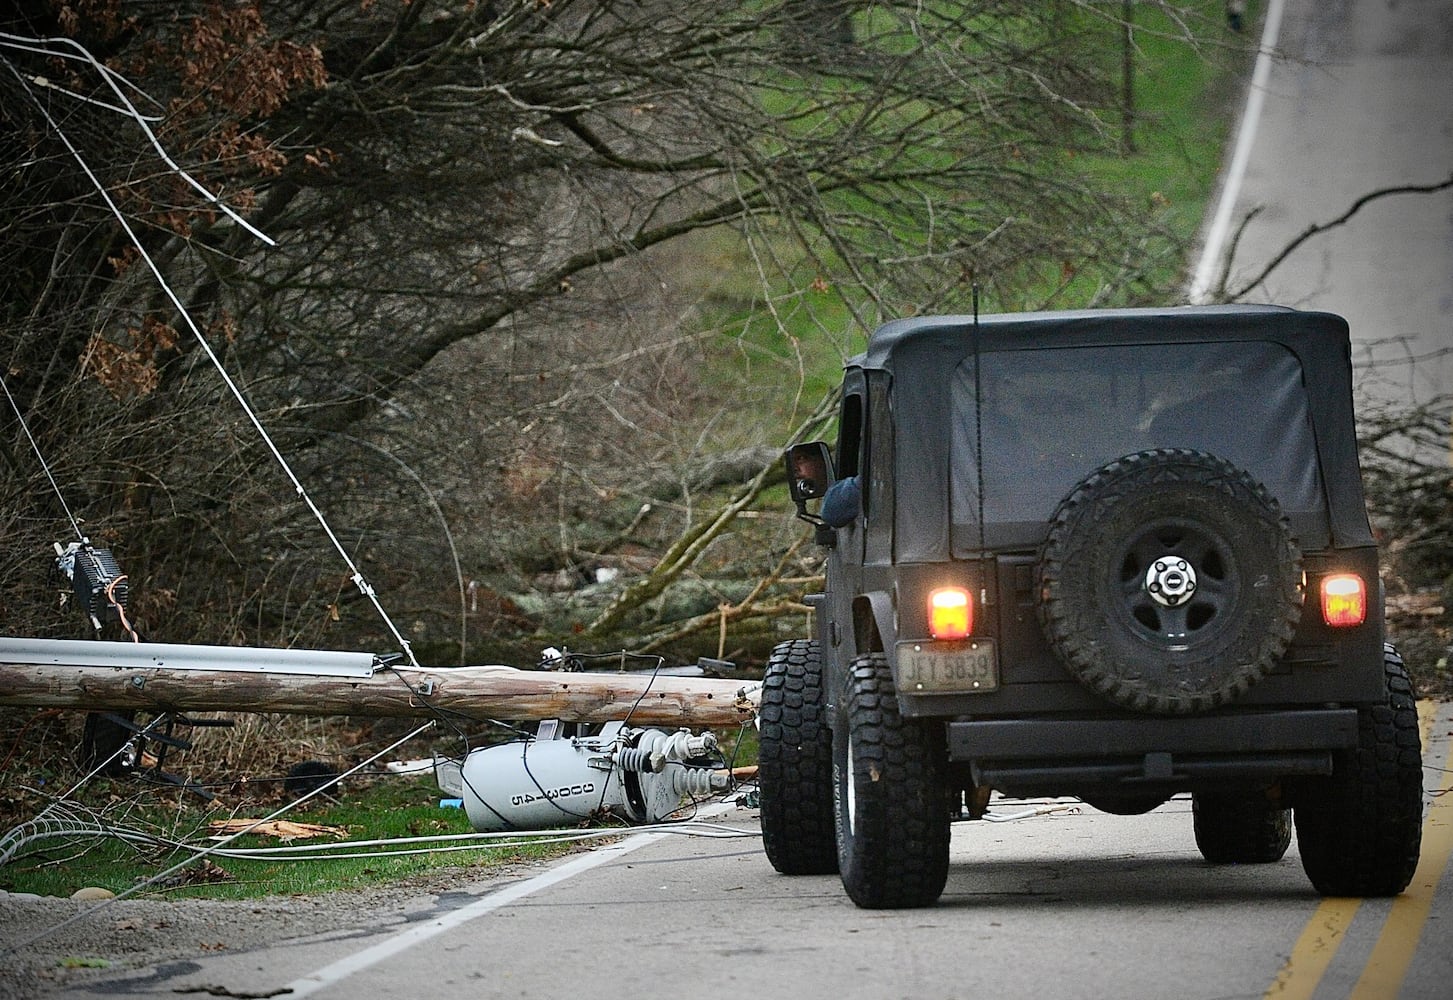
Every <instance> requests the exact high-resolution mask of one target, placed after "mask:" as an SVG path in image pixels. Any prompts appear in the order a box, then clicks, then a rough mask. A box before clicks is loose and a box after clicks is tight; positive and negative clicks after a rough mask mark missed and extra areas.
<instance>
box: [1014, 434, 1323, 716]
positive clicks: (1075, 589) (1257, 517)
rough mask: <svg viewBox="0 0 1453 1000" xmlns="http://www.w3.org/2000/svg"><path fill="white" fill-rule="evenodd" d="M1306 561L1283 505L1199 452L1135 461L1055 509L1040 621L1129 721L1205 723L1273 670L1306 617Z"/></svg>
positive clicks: (1119, 463) (1063, 656) (1043, 557)
mask: <svg viewBox="0 0 1453 1000" xmlns="http://www.w3.org/2000/svg"><path fill="white" fill-rule="evenodd" d="M1301 579H1302V569H1301V554H1300V552H1299V551H1298V549H1297V547H1296V544H1295V542H1294V541H1293V540H1292V536H1291V531H1290V528H1289V526H1288V525H1287V523H1286V519H1285V518H1284V517H1283V516H1282V513H1281V509H1280V507H1279V506H1278V505H1277V502H1276V501H1275V500H1274V499H1273V498H1272V496H1271V495H1270V494H1269V493H1268V492H1267V490H1266V488H1265V487H1263V486H1262V485H1261V484H1260V483H1258V482H1257V481H1256V480H1255V479H1253V478H1252V477H1251V476H1250V475H1249V474H1247V473H1246V472H1244V471H1242V470H1240V469H1238V468H1236V467H1235V466H1234V465H1232V464H1231V463H1229V462H1226V461H1224V460H1223V459H1220V458H1217V457H1215V456H1214V455H1209V454H1207V453H1205V452H1200V451H1190V450H1187V449H1180V448H1166V449H1157V450H1153V451H1142V452H1137V453H1136V454H1133V455H1127V456H1125V457H1124V458H1119V459H1116V460H1115V461H1113V462H1110V463H1109V464H1107V465H1105V466H1103V467H1101V468H1100V469H1098V470H1097V471H1095V472H1094V473H1092V474H1091V475H1090V476H1089V477H1088V478H1086V479H1085V480H1084V481H1082V482H1081V483H1080V484H1079V485H1078V486H1076V487H1075V488H1074V489H1073V490H1072V491H1071V492H1070V494H1069V496H1067V497H1066V498H1065V499H1064V500H1063V501H1062V502H1061V503H1060V505H1059V508H1058V509H1057V510H1056V511H1055V514H1054V519H1053V521H1052V522H1051V525H1050V530H1049V534H1048V536H1047V537H1046V539H1045V542H1044V545H1043V547H1042V549H1041V550H1040V558H1039V593H1040V601H1039V615H1040V621H1041V624H1042V625H1043V627H1044V632H1045V636H1046V638H1047V639H1048V640H1049V643H1050V646H1051V647H1052V648H1053V649H1054V651H1055V652H1056V654H1057V655H1058V656H1059V658H1060V660H1061V661H1062V662H1063V663H1064V664H1065V666H1066V668H1067V669H1068V670H1069V672H1070V673H1071V674H1072V675H1074V676H1075V677H1076V678H1077V679H1078V680H1080V681H1081V682H1082V683H1084V684H1085V685H1086V686H1088V687H1089V688H1091V689H1092V690H1094V691H1096V692H1098V693H1099V694H1100V695H1102V696H1103V697H1105V698H1106V699H1108V700H1109V701H1111V702H1113V703H1114V704H1116V705H1120V706H1122V707H1124V708H1129V709H1133V710H1136V711H1141V712H1151V713H1157V714H1185V713H1191V712H1204V711H1207V710H1209V709H1212V708H1215V707H1217V706H1218V705H1223V704H1225V703H1227V702H1230V701H1232V700H1234V699H1235V698H1237V697H1238V696H1240V695H1241V694H1243V693H1245V691H1246V690H1247V689H1248V688H1249V687H1250V686H1251V685H1252V684H1253V683H1255V682H1256V681H1257V680H1259V679H1260V678H1261V677H1262V676H1264V675H1265V674H1266V673H1267V671H1269V670H1270V669H1271V668H1272V666H1274V665H1275V663H1276V662H1277V659H1278V658H1279V657H1280V656H1281V654H1282V653H1283V652H1284V651H1285V650H1286V647H1287V644H1288V643H1290V642H1291V638H1292V634H1293V632H1294V631H1295V629H1296V624H1297V622H1298V620H1299V619H1300V617H1301V607H1302V600H1301Z"/></svg>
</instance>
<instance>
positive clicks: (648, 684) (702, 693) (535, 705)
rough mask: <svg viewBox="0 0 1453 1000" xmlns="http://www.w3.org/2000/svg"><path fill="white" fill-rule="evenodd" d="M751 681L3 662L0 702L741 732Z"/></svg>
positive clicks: (467, 670)
mask: <svg viewBox="0 0 1453 1000" xmlns="http://www.w3.org/2000/svg"><path fill="white" fill-rule="evenodd" d="M750 686H751V685H747V684H744V682H741V681H731V680H719V679H715V678H697V677H676V676H657V677H654V678H653V677H652V676H651V675H650V674H649V673H647V672H636V671H632V672H621V673H555V672H550V671H539V670H517V669H515V668H513V667H496V666H491V667H449V668H439V669H417V668H387V667H385V668H379V669H378V670H377V671H375V673H374V674H373V676H371V677H364V678H358V677H320V676H308V675H301V674H289V673H259V672H240V671H227V670H175V669H166V668H147V667H140V668H133V667H125V668H117V667H96V666H65V665H55V664H39V665H38V664H34V663H4V662H0V705H9V706H26V707H34V708H71V709H80V710H84V711H122V710H127V709H138V710H143V711H152V712H280V713H283V714H290V715H362V716H373V717H396V718H421V719H423V718H429V717H430V716H433V715H437V714H440V713H443V714H447V715H452V716H455V717H460V716H462V717H467V718H476V719H486V718H494V719H504V720H508V721H521V720H528V719H560V720H561V721H564V722H585V723H604V722H613V721H629V722H630V723H631V724H632V725H637V726H685V727H706V728H710V727H713V726H736V725H740V724H741V723H742V722H743V721H744V720H746V719H750V718H751V717H752V714H753V712H754V711H755V705H754V704H753V703H752V698H751V696H750V695H743V693H742V692H743V688H744V687H750Z"/></svg>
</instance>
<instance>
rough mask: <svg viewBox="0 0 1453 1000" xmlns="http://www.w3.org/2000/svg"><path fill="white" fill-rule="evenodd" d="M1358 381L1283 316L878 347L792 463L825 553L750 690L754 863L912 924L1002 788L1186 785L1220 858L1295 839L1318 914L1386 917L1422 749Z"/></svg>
mask: <svg viewBox="0 0 1453 1000" xmlns="http://www.w3.org/2000/svg"><path fill="white" fill-rule="evenodd" d="M1350 358H1351V355H1350V350H1349V340H1348V329H1347V324H1346V322H1345V320H1343V319H1342V318H1340V317H1338V316H1334V315H1331V314H1327V313H1318V312H1305V311H1298V310H1294V309H1289V308H1282V307H1272V306H1212V307H1187V308H1173V309H1134V310H1114V311H1107V310H1091V311H1074V312H1055V313H1026V314H1017V315H999V316H984V317H963V316H943V317H920V318H913V319H905V320H899V321H895V322H891V323H888V324H887V325H886V326H883V327H882V328H880V329H879V330H877V331H876V332H875V333H874V334H873V335H872V337H871V339H870V340H869V343H868V347H867V350H866V352H865V353H864V354H862V355H859V356H858V357H855V358H852V359H851V360H849V361H848V362H847V365H846V368H845V377H844V381H843V385H842V403H841V411H840V414H839V420H838V440H837V447H836V449H835V453H834V452H833V451H832V450H830V449H829V448H828V446H827V445H826V444H825V443H822V442H813V443H810V444H798V445H795V446H793V447H791V448H789V449H788V451H787V454H786V456H785V460H786V466H787V474H788V483H789V490H790V493H791V496H792V499H793V501H794V503H795V505H796V508H797V513H798V515H799V516H800V517H802V518H803V519H805V520H807V521H809V522H810V523H813V524H814V525H815V526H816V540H817V542H818V543H819V544H820V545H822V546H823V547H825V549H826V556H827V558H826V577H825V580H826V582H825V585H824V587H823V592H822V593H820V594H812V595H809V597H808V602H809V603H810V604H811V605H812V606H813V607H814V608H815V611H816V614H815V631H816V633H817V634H816V636H815V637H813V638H808V639H797V640H792V641H789V642H784V643H782V644H780V645H778V646H777V647H776V649H775V650H773V652H772V655H771V657H770V660H769V663H768V666H767V670H766V675H765V683H764V686H763V695H762V703H761V709H760V714H759V722H760V735H761V757H760V781H761V797H760V802H761V820H762V839H763V843H764V846H765V849H766V853H767V856H768V858H769V860H770V861H771V863H772V865H773V867H774V868H776V870H777V871H779V872H782V873H784V874H788V875H795V874H827V873H831V872H838V873H839V874H840V875H841V878H842V882H843V886H844V888H845V889H846V890H847V894H848V896H849V897H850V898H851V899H852V900H853V901H854V902H855V903H856V904H858V905H859V906H863V907H874V908H877V907H912V906H924V905H930V904H932V903H933V902H934V901H936V900H937V899H938V897H939V896H940V895H941V894H942V892H943V890H944V886H945V884H946V880H947V877H948V867H949V865H948V862H949V835H950V824H951V823H952V822H953V821H955V820H958V819H965V818H966V819H974V818H977V817H980V816H982V815H984V812H985V810H986V808H987V803H988V800H989V796H990V794H991V793H992V792H998V793H1000V794H1001V795H1004V796H1009V797H1021V798H1022V797H1029V796H1076V797H1078V798H1080V799H1082V800H1083V801H1084V802H1085V803H1088V804H1089V805H1090V806H1092V807H1094V808H1097V809H1100V810H1103V811H1105V812H1109V813H1115V814H1121V815H1133V814H1137V813H1143V812H1147V811H1149V810H1151V809H1154V808H1156V807H1157V806H1159V805H1161V804H1162V803H1164V802H1166V801H1167V800H1168V799H1169V798H1170V797H1171V796H1173V795H1176V794H1182V793H1189V794H1190V797H1191V803H1192V813H1193V826H1194V836H1195V840H1196V844H1197V846H1198V848H1199V849H1200V852H1201V854H1202V855H1203V856H1204V857H1205V859H1206V860H1207V861H1209V862H1213V863H1236V864H1252V863H1267V862H1274V861H1278V860H1280V859H1281V858H1282V857H1283V856H1284V855H1285V853H1286V851H1287V849H1288V847H1289V845H1290V842H1291V836H1292V830H1293V826H1295V830H1296V835H1297V842H1298V849H1299V853H1300V855H1301V860H1302V865H1303V867H1304V869H1305V871H1306V873H1307V875H1308V877H1309V878H1310V880H1311V882H1312V884H1313V886H1315V888H1316V889H1317V891H1319V892H1320V893H1322V894H1324V895H1335V896H1380V895H1394V894H1396V893H1399V892H1401V891H1402V890H1403V889H1404V888H1405V887H1406V886H1407V884H1408V882H1409V880H1410V879H1411V877H1412V874H1413V870H1414V868H1415V867H1416V865H1417V861H1418V852H1419V842H1420V837H1421V825H1422V824H1421V820H1422V750H1421V744H1420V738H1419V730H1418V720H1417V714H1416V706H1415V703H1414V696H1413V692H1412V688H1411V684H1410V682H1409V679H1408V675H1407V672H1406V670H1405V669H1404V666H1403V663H1402V661H1401V659H1400V658H1399V657H1398V654H1397V652H1396V651H1395V650H1394V649H1393V648H1392V647H1391V646H1389V645H1387V644H1385V642H1384V635H1383V608H1382V590H1381V584H1380V581H1379V576H1378V558H1377V546H1376V543H1375V541H1374V539H1373V535H1372V531H1371V529H1370V527H1369V524H1368V519H1367V514H1366V509H1365V507H1364V504H1363V495H1362V485H1361V478H1360V472H1359V468H1358V458H1357V441H1356V437H1355V433H1354V422H1353V410H1352V368H1351V360H1350ZM834 454H835V457H836V464H835V466H834V462H833V457H834ZM818 501H821V508H820V512H819V513H812V512H810V511H809V505H810V504H813V503H815V502H818ZM829 522H830V523H829Z"/></svg>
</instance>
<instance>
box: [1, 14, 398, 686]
mask: <svg viewBox="0 0 1453 1000" xmlns="http://www.w3.org/2000/svg"><path fill="white" fill-rule="evenodd" d="M12 37H14V36H8V35H4V34H3V33H0V41H4V40H5V39H7V38H12ZM88 55H89V53H88ZM92 62H93V63H94V59H93V60H92ZM96 65H99V64H96ZM5 66H6V68H7V69H9V70H10V72H11V74H12V75H13V76H14V77H15V79H16V80H17V81H19V83H20V86H21V87H22V88H23V89H24V90H25V92H26V94H27V95H28V96H29V97H30V100H31V101H32V103H34V104H35V106H36V108H37V109H38V110H39V111H40V113H41V115H42V116H43V117H44V118H45V120H46V123H47V124H48V125H49V126H50V128H51V130H52V131H54V132H55V134H56V135H57V136H58V137H59V138H60V140H61V142H62V143H64V144H65V147H66V149H67V150H68V151H69V152H70V154H71V156H72V158H74V159H75V161H76V163H77V164H78V165H79V166H80V168H81V170H82V171H84V172H85V174H86V177H87V178H88V179H89V180H90V182H91V184H92V186H93V187H94V188H95V189H96V192H97V193H98V194H99V195H100V196H101V198H102V200H104V201H105V202H106V207H107V208H109V209H110V210H111V214H112V215H113V216H115V218H116V221H117V222H118V223H119V224H120V225H121V228H122V229H124V230H125V231H126V235H127V236H128V237H129V238H130V240H131V244H132V246H134V247H135V248H136V250H137V253H138V254H139V255H140V256H141V259H142V260H144V261H145V262H146V266H147V268H148V269H149V270H150V271H151V273H152V276H153V277H155V278H156V281H157V284H158V285H160V286H161V289H162V291H163V292H164V293H165V294H166V297H167V298H168V299H169V300H170V301H171V303H172V305H173V306H174V307H176V310H177V312H178V313H179V314H180V315H181V317H182V319H183V320H184V321H185V322H186V324H187V328H188V329H189V330H191V332H192V335H193V336H194V337H195V338H196V340H197V343H198V344H199V345H201V348H202V350H203V351H204V352H205V353H206V355H207V357H208V359H209V360H210V361H211V362H212V366H213V367H214V368H216V369H217V373H218V374H219V375H220V376H221V377H222V381H223V382H224V383H225V384H226V386H227V388H228V390H229V391H230V392H231V393H232V396H233V398H234V399H236V400H237V403H238V405H239V406H241V407H242V411H243V413H245V414H246V415H247V418H248V420H249V421H251V423H252V426H253V427H254V428H255V429H256V430H257V433H258V434H259V435H260V436H261V438H262V440H263V443H264V444H266V445H267V449H268V451H269V452H271V453H272V456H273V458H274V459H275V460H276V461H277V463H278V465H279V466H280V467H281V468H282V470H283V472H284V473H285V474H286V475H287V477H288V480H289V481H290V482H291V483H292V484H293V489H294V490H295V491H296V492H297V495H298V496H299V497H300V498H301V499H302V501H303V503H304V504H306V505H307V508H308V510H309V511H311V512H312V514H313V517H314V518H315V519H316V520H317V522H318V524H319V525H320V526H321V527H322V529H323V532H324V534H326V535H327V536H328V540H329V541H330V542H332V543H333V548H334V549H335V550H336V551H337V552H338V555H339V556H340V557H341V558H342V559H343V562H344V564H345V565H347V567H348V569H349V571H350V573H351V579H352V580H353V584H354V586H356V587H357V588H358V591H359V593H361V594H362V595H363V596H364V597H366V598H368V600H369V602H370V603H372V604H373V607H374V610H375V611H377V612H378V614H379V616H380V617H381V618H382V619H383V622H384V624H385V625H387V626H388V629H389V632H390V633H392V634H393V637H394V639H395V640H397V642H398V643H399V646H400V648H401V649H402V650H403V652H404V655H405V656H407V657H408V660H409V663H411V664H413V665H414V666H418V665H419V661H418V660H417V659H415V657H414V650H413V647H412V646H411V645H410V644H409V641H408V640H407V639H405V638H404V636H403V633H401V632H400V631H399V629H398V627H397V626H396V625H395V624H394V622H393V620H392V619H391V618H390V617H389V616H388V612H386V611H384V609H383V605H382V604H381V603H380V602H379V600H378V595H377V593H376V592H375V591H374V589H373V586H372V585H371V584H370V583H369V582H368V580H367V579H365V578H364V576H363V573H362V571H361V570H359V568H358V566H357V565H356V564H355V563H354V562H353V559H352V558H351V557H350V556H349V555H348V552H347V550H345V549H344V548H343V543H342V542H340V541H339V540H338V536H337V535H335V534H334V533H333V529H332V527H331V526H330V525H329V524H328V521H327V519H326V518H325V517H324V516H323V512H322V511H321V510H319V509H318V506H317V504H315V503H314V502H313V498H312V497H311V496H310V495H309V494H308V491H307V490H306V489H305V488H304V487H303V484H302V482H301V481H299V479H298V477H297V475H296V474H295V473H294V472H293V469H292V466H290V465H289V464H288V461H287V459H285V458H284V457H283V454H282V452H281V451H279V450H278V447H277V445H276V444H274V443H273V440H272V437H271V436H270V435H269V434H268V432H267V428H266V427H264V426H263V424H262V420H261V419H260V418H259V417H258V415H257V413H256V412H255V411H254V410H253V409H252V406H251V405H250V404H249V403H248V402H247V398H246V397H245V396H244V395H243V394H242V390H241V389H239V388H238V387H237V383H236V382H234V381H233V380H232V376H231V375H229V374H228V372H227V369H226V368H225V367H223V365H222V362H221V360H220V359H219V358H218V357H217V355H216V353H215V352H214V351H213V350H212V345H211V344H209V343H208V342H207V338H206V337H204V336H203V335H202V330H201V328H200V327H198V326H197V323H196V321H195V320H193V319H192V315H191V313H190V312H188V311H187V308H186V306H184V305H182V301H181V299H180V297H178V295H177V294H176V292H175V291H173V290H172V287H171V285H169V284H168V283H167V281H166V278H164V277H163V276H162V273H161V269H160V268H159V267H158V266H157V264H156V262H155V261H154V260H153V259H152V257H151V255H150V254H149V253H147V251H146V247H145V245H144V244H143V243H142V241H141V240H140V239H139V238H138V237H137V235H136V233H135V231H134V230H133V229H132V228H131V224H130V223H129V222H128V221H127V220H126V217H125V216H124V215H123V214H122V212H121V210H120V209H119V208H118V207H117V205H116V202H115V201H114V200H113V199H112V197H111V194H110V192H108V191H107V190H106V188H105V186H104V185H103V184H102V183H101V181H100V179H99V178H97V177H96V175H95V173H94V172H92V170H91V167H90V165H89V164H87V163H86V160H85V158H84V157H83V156H82V155H81V153H80V151H79V150H78V149H77V148H76V147H75V145H74V144H73V143H72V142H71V140H70V137H69V136H68V135H66V133H65V131H64V130H62V129H61V127H60V125H59V124H58V123H57V122H56V120H55V119H54V118H53V117H52V116H51V114H50V111H49V110H48V109H47V108H46V106H45V103H44V102H43V101H41V100H40V98H39V96H38V95H37V94H36V93H35V91H34V89H32V87H31V84H30V82H29V81H28V80H27V79H26V78H25V77H24V76H23V75H22V74H21V73H20V71H19V70H18V69H16V67H15V66H14V64H13V63H11V62H10V61H9V60H5ZM103 76H105V78H106V81H107V83H108V84H109V85H110V86H111V89H112V90H113V91H114V92H115V93H116V95H117V96H118V97H119V98H120V99H121V100H122V101H123V103H125V104H126V105H127V106H128V107H131V109H132V117H134V118H135V119H137V121H138V124H140V125H141V128H142V129H143V130H144V131H145V132H146V134H147V136H148V137H150V138H151V140H152V143H153V145H156V146H157V147H158V148H160V147H159V144H158V143H157V142H156V138H155V136H154V135H153V134H152V132H151V129H150V128H148V127H147V126H146V124H145V123H144V122H141V121H140V118H141V116H140V114H139V113H137V112H136V111H135V108H134V107H132V106H131V102H130V101H129V100H128V99H127V98H126V96H125V95H124V94H122V93H121V91H120V88H118V87H117V86H116V85H115V83H114V82H112V80H111V78H110V77H109V76H107V75H106V74H103ZM163 159H165V160H166V162H167V163H168V164H169V165H170V166H172V167H173V169H175V170H176V171H177V172H178V173H179V174H180V175H181V176H182V177H184V178H186V179H187V181H188V182H189V183H191V184H192V185H193V186H194V187H199V188H201V186H200V185H199V184H197V182H196V181H195V180H193V179H192V178H191V177H190V176H189V175H188V174H187V172H186V171H185V170H182V169H181V168H180V167H177V166H176V165H175V164H174V163H173V162H172V160H171V159H170V158H168V157H166V156H165V155H164V154H163ZM201 190H203V191H204V192H205V191H206V189H205V188H201ZM207 195H208V198H209V199H210V200H212V201H214V202H216V198H215V197H214V196H212V195H211V193H210V192H207ZM218 204H219V205H220V203H218ZM222 207H223V209H224V210H225V211H226V212H227V214H228V216H229V217H231V218H234V219H236V220H237V221H238V222H239V223H241V225H242V226H243V227H244V228H246V229H247V230H248V231H249V232H252V233H254V234H256V235H257V236H258V237H259V238H260V239H262V240H264V241H265V242H267V243H268V244H269V245H274V243H273V240H271V239H269V238H268V237H267V236H265V235H263V234H262V233H260V232H258V231H257V230H256V229H254V228H253V227H252V226H250V225H248V224H247V223H246V222H243V221H242V220H241V218H240V217H239V216H237V215H236V213H235V212H232V211H231V210H230V209H226V207H225V206H222Z"/></svg>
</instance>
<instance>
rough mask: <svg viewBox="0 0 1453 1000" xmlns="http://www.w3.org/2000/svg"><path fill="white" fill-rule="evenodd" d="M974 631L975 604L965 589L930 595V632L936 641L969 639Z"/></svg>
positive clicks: (954, 588)
mask: <svg viewBox="0 0 1453 1000" xmlns="http://www.w3.org/2000/svg"><path fill="white" fill-rule="evenodd" d="M973 630H974V602H973V599H972V598H971V597H969V592H968V591H967V590H965V589H964V588H963V587H941V588H939V589H938V590H935V591H934V592H933V593H931V594H929V595H928V632H929V634H930V635H932V636H933V637H934V638H935V639H967V638H968V637H969V633H970V632H972V631H973Z"/></svg>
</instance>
